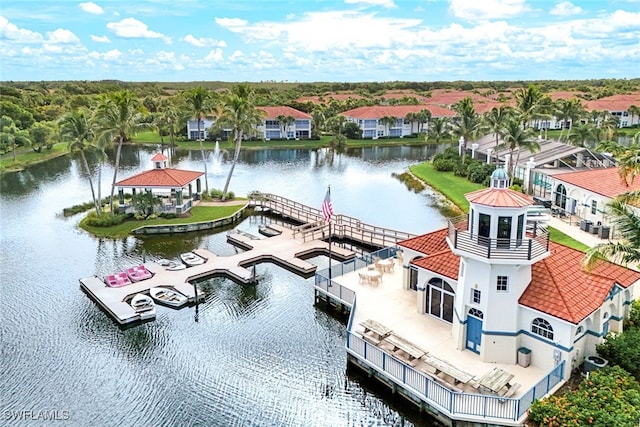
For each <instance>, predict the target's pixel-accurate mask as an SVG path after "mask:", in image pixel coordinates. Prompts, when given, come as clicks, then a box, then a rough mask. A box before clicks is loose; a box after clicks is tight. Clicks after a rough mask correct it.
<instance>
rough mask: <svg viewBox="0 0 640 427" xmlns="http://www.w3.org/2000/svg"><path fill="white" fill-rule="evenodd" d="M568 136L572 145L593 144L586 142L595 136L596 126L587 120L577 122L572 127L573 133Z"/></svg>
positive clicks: (585, 145)
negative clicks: (585, 121)
mask: <svg viewBox="0 0 640 427" xmlns="http://www.w3.org/2000/svg"><path fill="white" fill-rule="evenodd" d="M568 138H569V141H571V143H572V144H573V145H577V146H578V147H588V146H589V145H593V144H588V143H589V142H593V141H594V140H595V138H596V128H595V127H594V126H593V124H591V123H589V122H587V123H578V124H577V125H575V126H574V127H573V133H572V134H571V135H569V137H568Z"/></svg>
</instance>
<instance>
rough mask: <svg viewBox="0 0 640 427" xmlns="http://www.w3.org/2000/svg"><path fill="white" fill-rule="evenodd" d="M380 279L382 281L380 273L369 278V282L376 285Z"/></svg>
mask: <svg viewBox="0 0 640 427" xmlns="http://www.w3.org/2000/svg"><path fill="white" fill-rule="evenodd" d="M381 281H382V275H380V276H374V277H370V278H369V283H371V284H372V285H375V286H378V285H379V284H380V282H381Z"/></svg>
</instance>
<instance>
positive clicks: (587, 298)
mask: <svg viewBox="0 0 640 427" xmlns="http://www.w3.org/2000/svg"><path fill="white" fill-rule="evenodd" d="M447 231H448V230H447V229H446V228H443V229H441V230H437V231H434V232H431V233H428V234H424V235H421V236H417V237H414V238H411V239H407V240H404V241H402V242H399V243H398V245H399V246H400V247H403V248H407V249H412V250H415V251H418V252H421V253H423V254H425V256H424V257H423V258H419V259H416V260H414V261H411V264H412V265H415V266H417V267H420V268H424V269H427V270H429V271H432V272H434V273H436V274H439V275H441V276H445V277H450V278H452V279H454V280H457V279H458V271H459V266H460V258H459V257H457V256H455V255H454V254H453V253H452V252H451V250H450V248H449V245H448V244H447V243H446V240H445V238H446V236H447ZM549 250H550V252H551V254H550V255H549V256H548V257H547V258H545V259H543V260H541V261H538V262H537V263H535V264H534V265H533V266H532V270H531V283H529V285H528V287H527V289H526V290H525V291H524V293H523V294H522V296H521V297H520V300H519V301H518V302H519V303H520V304H521V305H524V306H526V307H530V308H533V309H535V310H538V311H540V312H543V313H547V314H549V315H551V316H554V317H557V318H560V319H563V320H566V321H568V322H571V323H574V324H577V323H579V322H581V321H582V320H584V319H585V318H586V317H587V316H588V315H589V314H591V313H592V312H593V311H595V310H596V309H597V308H599V307H601V306H602V304H603V303H604V301H605V300H606V298H607V296H608V295H609V292H611V290H612V288H613V287H614V285H615V284H618V285H620V286H622V287H623V288H628V287H629V286H631V285H632V284H633V283H635V282H637V281H639V280H640V272H638V271H635V270H631V269H629V268H626V267H623V266H621V265H617V264H613V263H610V262H602V263H600V264H598V265H597V266H596V267H595V268H594V269H593V270H591V271H590V272H589V271H586V270H585V269H584V268H583V267H582V260H583V258H584V253H583V252H580V251H578V250H575V249H572V248H570V247H568V246H564V245H561V244H558V243H554V242H549Z"/></svg>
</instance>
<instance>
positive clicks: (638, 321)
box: [624, 299, 640, 330]
mask: <svg viewBox="0 0 640 427" xmlns="http://www.w3.org/2000/svg"><path fill="white" fill-rule="evenodd" d="M628 328H640V299H638V300H634V301H633V302H632V303H631V310H630V311H629V318H628V319H627V320H625V322H624V329H625V330H626V329H628Z"/></svg>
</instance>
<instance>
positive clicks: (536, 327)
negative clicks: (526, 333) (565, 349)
mask: <svg viewBox="0 0 640 427" xmlns="http://www.w3.org/2000/svg"><path fill="white" fill-rule="evenodd" d="M531 332H533V333H534V334H536V335H540V336H541V337H545V338H547V339H550V340H553V328H552V327H551V324H550V323H549V322H547V321H546V320H544V319H541V318H539V317H538V318H536V319H533V322H531Z"/></svg>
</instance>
